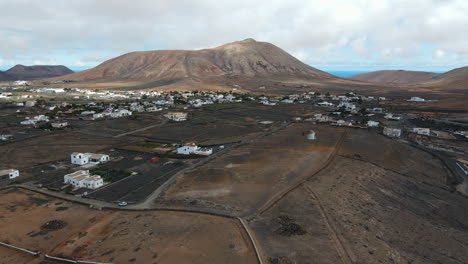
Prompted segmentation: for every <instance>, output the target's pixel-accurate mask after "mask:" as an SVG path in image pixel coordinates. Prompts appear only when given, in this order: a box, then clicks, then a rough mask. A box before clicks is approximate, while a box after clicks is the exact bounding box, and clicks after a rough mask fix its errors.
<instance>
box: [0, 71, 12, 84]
mask: <svg viewBox="0 0 468 264" xmlns="http://www.w3.org/2000/svg"><path fill="white" fill-rule="evenodd" d="M14 80H15V78H14V77H13V76H10V75H9V74H7V73H5V72H2V71H0V82H4V81H14Z"/></svg>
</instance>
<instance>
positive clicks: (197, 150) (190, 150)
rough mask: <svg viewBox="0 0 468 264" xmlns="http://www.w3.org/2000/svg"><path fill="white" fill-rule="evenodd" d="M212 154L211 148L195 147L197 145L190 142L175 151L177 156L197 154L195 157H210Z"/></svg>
mask: <svg viewBox="0 0 468 264" xmlns="http://www.w3.org/2000/svg"><path fill="white" fill-rule="evenodd" d="M212 153H213V149H212V148H203V147H199V146H197V144H195V143H193V142H191V143H187V144H185V145H184V146H182V147H180V148H178V149H177V154H182V155H190V154H197V155H205V156H208V155H211V154H212Z"/></svg>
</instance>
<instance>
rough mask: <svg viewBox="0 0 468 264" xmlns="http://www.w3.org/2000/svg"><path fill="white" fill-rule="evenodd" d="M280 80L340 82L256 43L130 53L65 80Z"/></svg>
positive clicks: (168, 81) (248, 41)
mask: <svg viewBox="0 0 468 264" xmlns="http://www.w3.org/2000/svg"><path fill="white" fill-rule="evenodd" d="M280 76H281V77H283V78H301V79H335V78H337V77H334V76H333V75H330V74H328V73H326V72H323V71H320V70H318V69H315V68H313V67H310V66H309V65H306V64H304V63H302V62H301V61H299V60H298V59H296V58H294V57H293V56H291V55H290V54H288V53H287V52H285V51H284V50H282V49H280V48H278V47H277V46H275V45H273V44H270V43H267V42H259V41H255V40H253V39H246V40H243V41H237V42H233V43H229V44H225V45H222V46H219V47H216V48H211V49H202V50H154V51H140V52H131V53H127V54H124V55H121V56H119V57H116V58H113V59H110V60H108V61H105V62H103V63H102V64H100V65H98V66H97V67H95V68H92V69H89V70H85V71H82V72H77V73H74V74H70V75H67V76H64V77H63V78H64V79H67V80H75V81H85V82H93V81H94V82H140V83H151V82H153V83H155V82H159V83H161V84H168V83H169V84H170V83H174V82H180V81H184V80H191V81H203V80H207V79H210V80H209V81H210V82H224V81H225V80H226V78H239V77H240V78H244V77H245V78H260V79H262V78H263V79H265V78H271V77H275V78H277V77H280ZM54 79H56V80H57V79H59V78H54ZM215 79H216V80H215ZM155 85H156V84H155Z"/></svg>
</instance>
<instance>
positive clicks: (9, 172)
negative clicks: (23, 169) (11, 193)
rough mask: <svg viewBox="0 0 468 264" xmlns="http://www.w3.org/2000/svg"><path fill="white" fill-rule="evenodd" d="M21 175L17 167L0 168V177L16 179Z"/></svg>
mask: <svg viewBox="0 0 468 264" xmlns="http://www.w3.org/2000/svg"><path fill="white" fill-rule="evenodd" d="M18 176H19V171H18V170H15V169H6V170H0V179H2V180H4V179H10V180H11V179H14V178H16V177H18Z"/></svg>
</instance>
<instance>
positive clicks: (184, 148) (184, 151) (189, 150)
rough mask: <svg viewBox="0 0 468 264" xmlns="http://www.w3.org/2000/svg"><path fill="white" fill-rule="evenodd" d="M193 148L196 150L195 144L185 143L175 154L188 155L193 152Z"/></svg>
mask: <svg viewBox="0 0 468 264" xmlns="http://www.w3.org/2000/svg"><path fill="white" fill-rule="evenodd" d="M195 148H197V145H196V144H195V143H187V144H185V145H184V146H182V147H180V148H178V149H177V154H183V155H190V154H192V153H193V152H194V151H195Z"/></svg>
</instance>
